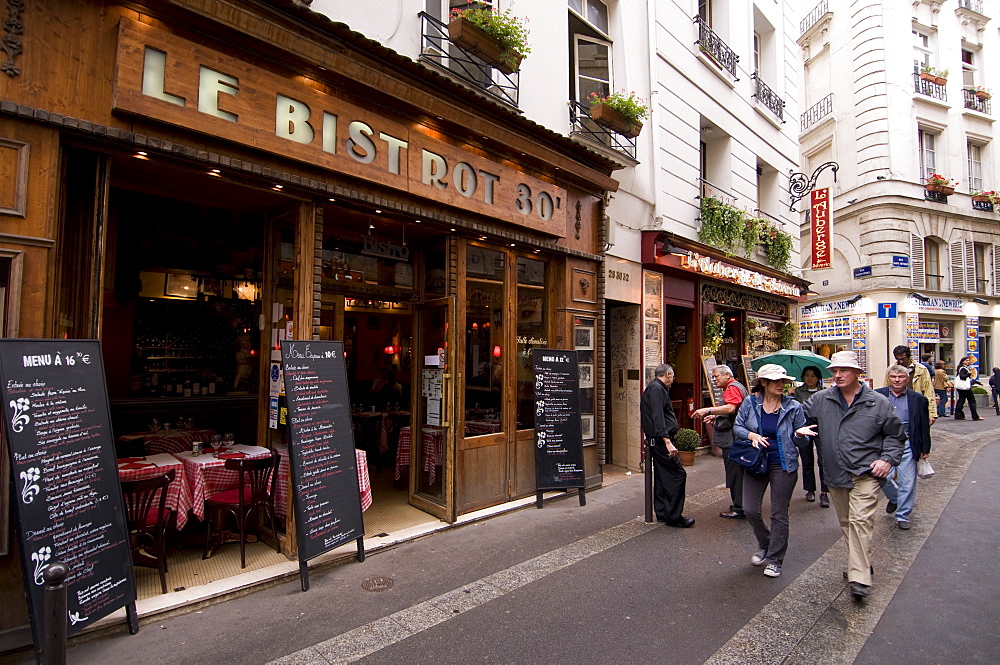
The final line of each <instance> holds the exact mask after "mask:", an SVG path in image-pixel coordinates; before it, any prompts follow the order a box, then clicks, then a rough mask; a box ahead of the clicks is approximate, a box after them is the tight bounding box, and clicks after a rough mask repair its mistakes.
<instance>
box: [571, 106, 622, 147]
mask: <svg viewBox="0 0 1000 665" xmlns="http://www.w3.org/2000/svg"><path fill="white" fill-rule="evenodd" d="M569 122H570V125H571V126H572V128H573V130H572V132H573V135H575V136H579V137H581V138H584V139H586V140H589V141H593V142H595V143H599V144H601V145H602V146H605V147H607V148H611V149H612V150H614V151H615V152H618V153H621V154H622V155H625V156H626V157H628V158H629V159H631V160H633V161H635V155H636V152H635V139H634V138H628V137H627V136H622V135H621V134H619V133H618V132H616V131H614V130H612V129H608V128H607V127H604V126H603V125H599V124H597V123H596V122H594V120H593V119H592V118H591V117H590V104H581V103H580V102H577V101H572V100H571V101H570V102H569Z"/></svg>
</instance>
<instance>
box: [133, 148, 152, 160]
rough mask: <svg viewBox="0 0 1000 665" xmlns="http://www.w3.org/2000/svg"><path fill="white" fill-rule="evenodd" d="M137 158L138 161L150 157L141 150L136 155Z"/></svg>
mask: <svg viewBox="0 0 1000 665" xmlns="http://www.w3.org/2000/svg"><path fill="white" fill-rule="evenodd" d="M135 158H136V159H149V157H147V156H146V153H145V152H143V151H141V150H140V151H139V152H137V153H135Z"/></svg>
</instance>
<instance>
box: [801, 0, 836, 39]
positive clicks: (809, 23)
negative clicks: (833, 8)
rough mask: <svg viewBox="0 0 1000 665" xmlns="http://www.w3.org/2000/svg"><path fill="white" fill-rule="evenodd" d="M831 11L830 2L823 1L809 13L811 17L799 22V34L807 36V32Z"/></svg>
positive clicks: (827, 0)
mask: <svg viewBox="0 0 1000 665" xmlns="http://www.w3.org/2000/svg"><path fill="white" fill-rule="evenodd" d="M828 11H830V2H829V0H822V2H820V3H819V4H818V5H816V6H815V7H813V10H812V11H811V12H809V15H808V16H806V17H805V18H804V19H802V20H801V21H799V34H800V35H804V34H806V30H808V29H809V28H811V27H813V26H814V25H816V22H817V21H819V20H820V18H822V16H823V15H824V14H826V13H827V12H828Z"/></svg>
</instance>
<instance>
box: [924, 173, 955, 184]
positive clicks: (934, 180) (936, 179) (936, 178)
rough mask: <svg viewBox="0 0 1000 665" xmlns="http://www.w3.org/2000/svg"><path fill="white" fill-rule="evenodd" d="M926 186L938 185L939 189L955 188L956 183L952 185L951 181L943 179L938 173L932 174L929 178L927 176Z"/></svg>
mask: <svg viewBox="0 0 1000 665" xmlns="http://www.w3.org/2000/svg"><path fill="white" fill-rule="evenodd" d="M927 184H928V185H940V186H941V187H956V186H957V185H958V181H957V180H956V181H955V182H954V184H953V183H952V182H951V180H949V179H948V178H945V177H944V176H943V175H941V174H940V173H932V174H930V175H929V176H927Z"/></svg>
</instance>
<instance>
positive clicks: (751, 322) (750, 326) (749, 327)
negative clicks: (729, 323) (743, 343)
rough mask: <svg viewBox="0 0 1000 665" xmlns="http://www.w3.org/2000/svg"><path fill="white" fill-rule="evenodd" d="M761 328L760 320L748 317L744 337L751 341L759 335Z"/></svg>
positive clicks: (744, 322) (745, 322)
mask: <svg viewBox="0 0 1000 665" xmlns="http://www.w3.org/2000/svg"><path fill="white" fill-rule="evenodd" d="M759 327H760V319H755V318H753V317H752V316H748V317H747V318H746V319H744V321H743V335H744V336H745V337H746V338H747V339H749V338H751V337H753V336H754V335H755V334H756V333H757V328H759Z"/></svg>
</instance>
